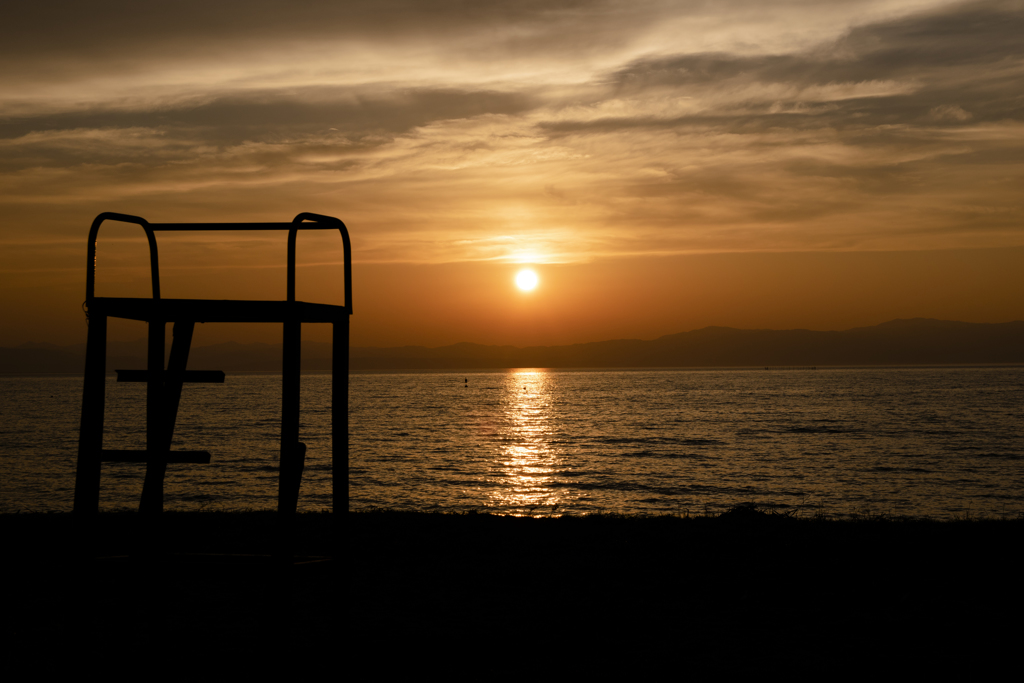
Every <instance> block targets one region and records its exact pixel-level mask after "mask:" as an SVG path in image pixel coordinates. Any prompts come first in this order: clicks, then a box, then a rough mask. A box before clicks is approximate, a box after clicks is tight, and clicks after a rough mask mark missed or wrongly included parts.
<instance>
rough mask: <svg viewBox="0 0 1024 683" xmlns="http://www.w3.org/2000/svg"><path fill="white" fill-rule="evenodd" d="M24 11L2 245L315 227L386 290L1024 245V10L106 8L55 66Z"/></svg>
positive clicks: (442, 5) (874, 6)
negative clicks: (569, 268)
mask: <svg viewBox="0 0 1024 683" xmlns="http://www.w3.org/2000/svg"><path fill="white" fill-rule="evenodd" d="M208 5H209V6H208ZM34 7H35V6H30V7H28V8H27V9H25V10H24V11H23V13H22V15H21V16H20V18H19V20H18V21H16V22H13V23H12V24H9V25H8V28H6V29H4V30H5V31H6V33H5V34H2V35H0V38H3V37H4V36H6V37H7V38H9V39H10V40H8V41H7V42H4V41H3V40H0V65H5V66H10V65H12V64H20V65H22V68H19V69H17V70H15V71H12V70H10V69H5V70H4V73H5V74H6V75H4V76H3V77H0V81H2V82H5V83H6V85H5V88H6V89H7V90H8V91H9V92H11V93H12V97H10V98H7V99H6V100H5V103H4V104H3V105H0V111H2V112H3V114H2V118H0V194H2V195H3V196H4V199H3V200H2V202H0V206H6V207H7V209H9V210H13V211H14V214H12V215H19V214H18V212H19V211H21V212H26V215H27V212H30V211H37V210H39V208H40V207H42V206H50V207H52V206H55V205H68V206H72V205H75V206H79V207H80V209H79V210H80V211H82V212H84V211H86V207H93V206H98V205H103V206H104V208H114V209H119V210H126V211H127V210H134V211H138V212H140V213H151V212H153V211H165V212H167V213H168V214H171V215H174V216H175V217H176V218H178V219H182V220H190V219H195V218H190V216H192V215H193V214H196V215H198V214H200V213H203V214H204V215H203V216H202V218H204V219H205V218H209V214H210V213H214V214H217V215H225V216H231V217H233V219H241V218H242V217H243V216H245V215H250V214H251V215H253V217H257V215H258V214H262V215H263V216H264V217H265V215H266V214H267V213H268V212H269V213H274V214H276V213H281V214H282V215H284V214H288V215H290V214H292V213H294V212H295V211H294V207H295V206H301V207H302V208H303V209H306V208H309V209H312V210H317V211H320V212H324V213H336V214H338V215H341V216H342V217H343V218H345V219H346V221H348V222H350V223H352V224H353V225H356V224H358V225H360V226H361V227H362V230H361V231H360V235H361V236H360V237H359V238H358V239H359V245H358V246H359V251H358V253H359V255H360V258H363V259H366V260H375V261H428V262H432V261H453V260H494V259H498V260H501V259H505V260H523V259H527V260H529V259H530V258H535V260H541V261H544V260H546V261H551V262H565V261H573V260H588V259H593V258H601V257H604V256H608V255H621V254H652V253H682V252H694V251H757V250H793V249H801V250H807V249H823V250H849V249H893V248H941V247H949V246H963V245H969V246H1005V245H1019V244H1021V243H1022V242H1024V235H1022V234H1021V231H1020V217H1021V208H1022V207H1021V200H1020V199H1019V194H1020V193H1019V189H1017V188H1019V184H1020V181H1021V176H1022V175H1024V154H1022V152H1024V124H1022V119H1024V116H1022V114H1024V111H1022V107H1024V98H1022V96H1021V94H1020V87H1019V84H1020V83H1021V82H1022V80H1024V58H1022V55H1021V52H1020V49H1019V36H1020V35H1021V34H1024V8H1022V4H1021V3H1020V2H970V3H956V4H946V3H939V4H938V5H936V4H935V3H884V2H866V1H865V2H842V3H834V4H831V5H829V6H827V7H825V8H818V7H817V5H814V4H809V3H803V2H791V3H779V4H777V5H772V6H770V7H765V6H764V5H763V4H762V3H749V2H728V3H713V4H709V3H692V4H682V5H681V4H679V3H667V2H666V3H660V2H651V3H642V4H640V5H639V6H634V5H632V4H627V3H620V2H605V3H577V2H562V3H548V2H544V3H539V2H538V3H530V2H526V3H477V4H470V5H465V4H464V3H461V2H459V3H456V2H437V3H428V4H423V3H410V4H405V3H394V4H392V5H387V6H386V7H384V6H381V5H380V4H379V3H375V4H373V5H369V4H360V3H354V4H352V3H343V4H338V3H324V4H315V5H310V6H303V7H302V8H299V9H297V11H295V12H294V13H290V14H289V13H286V12H282V11H279V10H277V9H275V6H274V5H273V4H264V3H257V4H254V5H253V4H247V5H245V8H246V9H244V10H243V9H240V7H239V6H238V5H234V4H228V5H222V4H219V3H205V4H203V3H194V4H191V5H188V4H186V5H185V6H184V7H181V6H175V11H172V10H171V9H169V8H170V7H171V6H168V8H161V9H157V10H154V11H155V12H156V13H155V14H154V13H147V14H139V13H137V12H134V11H131V10H129V9H126V7H127V6H126V5H123V4H122V3H112V2H111V3H99V4H98V5H97V6H96V8H95V11H93V9H92V8H90V11H89V12H85V11H84V10H80V9H77V8H78V7H79V5H78V4H76V5H73V6H72V5H68V6H66V8H69V9H68V11H69V12H70V13H71V14H70V15H69V18H68V19H67V20H66V21H63V22H59V23H57V24H55V25H54V30H53V36H52V40H50V41H49V42H48V43H45V44H42V43H41V42H40V41H39V40H38V38H39V35H38V31H34V30H25V27H27V26H34V25H35V24H36V23H37V22H39V21H41V16H42V15H41V14H39V13H46V14H47V15H48V16H49V15H52V13H53V11H54V10H53V8H52V7H47V6H45V5H40V6H38V8H35V9H33V8H34ZM132 7H134V5H133V6H132ZM76 13H78V14H76ZM858 17H859V18H860V19H859V23H855V22H856V21H857V18H858ZM108 22H109V23H108ZM100 27H106V28H104V29H103V30H100ZM12 74H13V75H12ZM285 207H287V210H285ZM530 254H534V255H535V256H530Z"/></svg>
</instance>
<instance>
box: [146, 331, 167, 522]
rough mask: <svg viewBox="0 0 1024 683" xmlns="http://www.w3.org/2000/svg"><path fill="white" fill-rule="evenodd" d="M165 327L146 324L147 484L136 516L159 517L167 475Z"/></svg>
mask: <svg viewBox="0 0 1024 683" xmlns="http://www.w3.org/2000/svg"><path fill="white" fill-rule="evenodd" d="M166 327H167V324H166V322H165V321H163V320H150V321H149V349H148V354H147V356H148V361H147V363H146V368H147V378H146V451H148V453H147V456H148V457H149V458H150V460H148V462H147V463H146V480H145V482H144V483H143V484H142V500H141V502H140V503H139V512H142V513H145V514H151V515H152V514H159V513H161V512H163V509H164V474H165V473H166V471H167V459H166V457H167V456H166V454H167V451H168V448H167V446H168V445H169V444H167V443H166V442H165V440H164V436H165V434H166V433H167V426H166V425H167V421H166V420H167V412H166V411H165V410H164V335H165V334H166Z"/></svg>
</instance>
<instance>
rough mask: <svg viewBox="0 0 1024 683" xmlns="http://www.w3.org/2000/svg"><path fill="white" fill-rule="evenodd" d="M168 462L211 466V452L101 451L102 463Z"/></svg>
mask: <svg viewBox="0 0 1024 683" xmlns="http://www.w3.org/2000/svg"><path fill="white" fill-rule="evenodd" d="M150 461H153V462H167V463H190V464H193V465H209V464H210V452H209V451H170V452H169V453H152V452H150V451H108V450H107V449H103V450H102V451H100V462H150Z"/></svg>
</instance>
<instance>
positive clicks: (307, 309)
mask: <svg viewBox="0 0 1024 683" xmlns="http://www.w3.org/2000/svg"><path fill="white" fill-rule="evenodd" d="M89 314H90V315H105V316H109V317H114V318H126V319H128V320H142V321H145V322H151V321H154V320H163V321H167V322H175V321H178V320H191V321H193V322H197V323H284V322H300V323H333V322H338V321H340V320H342V319H344V317H345V316H347V315H348V311H347V309H346V308H345V307H344V306H333V305H331V304H313V303H307V302H305V301H247V300H237V299H228V300H223V299H141V298H127V297H100V296H97V297H94V298H93V299H92V301H91V302H90V303H89Z"/></svg>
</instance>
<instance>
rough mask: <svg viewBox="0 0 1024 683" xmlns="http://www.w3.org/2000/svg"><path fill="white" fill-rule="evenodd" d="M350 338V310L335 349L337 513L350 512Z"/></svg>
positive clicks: (338, 331) (333, 466)
mask: <svg viewBox="0 0 1024 683" xmlns="http://www.w3.org/2000/svg"><path fill="white" fill-rule="evenodd" d="M348 337H349V318H348V314H347V313H346V314H345V315H344V317H343V318H341V319H340V320H338V321H336V322H335V323H334V337H333V341H332V352H331V358H332V361H331V363H332V364H331V498H332V500H333V506H334V512H335V513H339V512H347V511H348ZM343 478H344V479H343Z"/></svg>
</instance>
